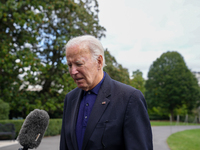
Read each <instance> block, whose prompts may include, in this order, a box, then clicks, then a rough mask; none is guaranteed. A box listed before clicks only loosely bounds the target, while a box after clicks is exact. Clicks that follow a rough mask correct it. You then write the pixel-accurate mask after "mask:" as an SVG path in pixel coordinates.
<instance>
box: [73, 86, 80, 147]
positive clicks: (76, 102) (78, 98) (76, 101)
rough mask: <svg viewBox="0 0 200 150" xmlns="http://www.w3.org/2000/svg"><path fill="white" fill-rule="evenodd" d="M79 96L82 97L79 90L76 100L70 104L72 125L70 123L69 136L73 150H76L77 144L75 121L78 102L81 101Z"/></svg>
mask: <svg viewBox="0 0 200 150" xmlns="http://www.w3.org/2000/svg"><path fill="white" fill-rule="evenodd" d="M81 95H82V90H81V89H80V90H79V91H78V92H77V98H75V99H73V100H72V103H71V108H72V109H73V110H72V112H73V113H72V116H71V117H72V123H71V129H72V130H71V131H72V134H71V138H72V141H73V142H72V143H73V146H74V149H75V150H78V144H77V139H76V121H77V116H78V110H79V106H80V101H81Z"/></svg>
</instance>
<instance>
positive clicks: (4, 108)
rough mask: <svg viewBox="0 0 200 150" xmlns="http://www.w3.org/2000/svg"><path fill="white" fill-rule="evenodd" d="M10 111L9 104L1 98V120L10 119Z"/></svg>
mask: <svg viewBox="0 0 200 150" xmlns="http://www.w3.org/2000/svg"><path fill="white" fill-rule="evenodd" d="M9 111H10V107H9V104H8V103H6V102H4V101H3V100H1V99H0V120H5V119H8V117H9Z"/></svg>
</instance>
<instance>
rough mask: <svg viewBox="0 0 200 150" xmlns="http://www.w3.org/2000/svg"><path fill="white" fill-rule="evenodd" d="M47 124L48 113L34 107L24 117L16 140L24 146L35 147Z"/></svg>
mask: <svg viewBox="0 0 200 150" xmlns="http://www.w3.org/2000/svg"><path fill="white" fill-rule="evenodd" d="M48 124H49V115H48V113H47V112H46V111H44V110H39V109H35V110H33V111H31V112H30V113H29V114H28V116H27V117H26V119H25V121H24V123H23V125H22V127H21V130H20V132H19V135H18V138H17V140H18V141H19V143H20V144H21V145H22V146H23V147H25V148H27V149H28V148H30V149H33V148H37V147H38V146H39V144H40V142H41V140H42V138H43V136H44V133H45V131H46V129H47V126H48Z"/></svg>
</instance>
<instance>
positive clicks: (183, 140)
mask: <svg viewBox="0 0 200 150" xmlns="http://www.w3.org/2000/svg"><path fill="white" fill-rule="evenodd" d="M167 143H168V145H169V147H170V149H171V150H200V129H192V130H185V131H181V132H177V133H174V134H172V135H170V136H169V137H168V139H167Z"/></svg>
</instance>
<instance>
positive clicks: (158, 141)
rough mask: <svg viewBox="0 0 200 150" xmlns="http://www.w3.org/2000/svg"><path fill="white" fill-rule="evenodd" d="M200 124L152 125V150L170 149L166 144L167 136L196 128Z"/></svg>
mask: <svg viewBox="0 0 200 150" xmlns="http://www.w3.org/2000/svg"><path fill="white" fill-rule="evenodd" d="M197 128H200V126H159V127H158V126H155V127H152V131H153V145H154V150H170V149H169V147H168V145H167V142H166V140H167V138H168V137H169V136H170V135H171V134H172V133H175V132H179V131H183V130H189V129H197Z"/></svg>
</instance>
